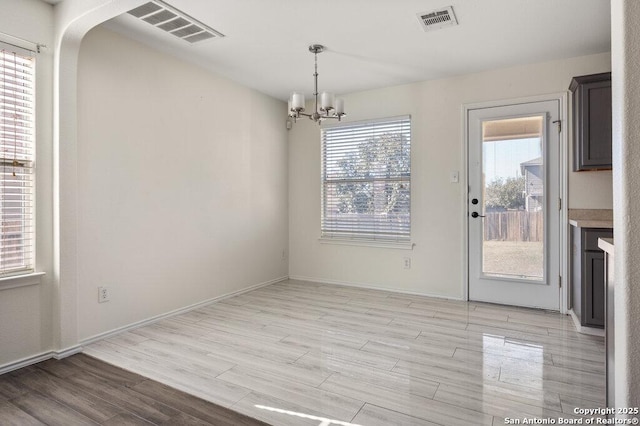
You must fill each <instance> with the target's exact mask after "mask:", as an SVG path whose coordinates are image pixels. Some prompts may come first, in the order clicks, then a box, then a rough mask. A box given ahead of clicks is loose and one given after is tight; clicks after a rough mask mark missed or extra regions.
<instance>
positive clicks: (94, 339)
mask: <svg viewBox="0 0 640 426" xmlns="http://www.w3.org/2000/svg"><path fill="white" fill-rule="evenodd" d="M287 279H289V277H288V276H285V277H280V278H275V279H273V280H269V281H265V282H262V283H259V284H255V285H252V286H250V287H246V288H243V289H242V290H237V291H233V292H231V293H226V294H223V295H221V296H217V297H212V298H211V299H207V300H204V301H202V302H198V303H194V304H193V305H189V306H185V307H183V308H179V309H175V310H173V311H169V312H165V313H164V314H159V315H156V316H153V317H151V318H146V319H143V320H140V321H136V322H134V323H131V324H128V325H124V326H122V327H118V328H114V329H113V330H109V331H105V332H103V333H100V334H96V335H95V336H91V337H88V338H86V339H82V340H81V341H80V342H79V344H80V346H86V345H90V344H91V343H94V342H97V341H99V340H103V339H108V338H109V337H113V336H116V335H118V334H121V333H124V332H127V331H131V330H134V329H136V328H139V327H143V326H145V325H149V324H153V323H154V322H158V321H160V320H163V319H166V318H170V317H173V316H176V315H180V314H184V313H186V312H189V311H193V310H194V309H198V308H201V307H203V306H206V305H210V304H211V303H214V302H219V301H221V300H224V299H228V298H230V297H234V296H238V295H240V294H243V293H248V292H250V291H252V290H255V289H258V288H261V287H266V286H268V285H271V284H275V283H279V282H281V281H285V280H287Z"/></svg>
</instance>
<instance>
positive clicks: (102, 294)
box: [98, 287, 109, 303]
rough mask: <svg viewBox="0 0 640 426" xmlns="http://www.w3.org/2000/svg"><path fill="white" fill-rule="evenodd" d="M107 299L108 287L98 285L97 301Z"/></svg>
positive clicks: (106, 300) (100, 301)
mask: <svg viewBox="0 0 640 426" xmlns="http://www.w3.org/2000/svg"><path fill="white" fill-rule="evenodd" d="M108 301H109V288H108V287H98V303H104V302H108Z"/></svg>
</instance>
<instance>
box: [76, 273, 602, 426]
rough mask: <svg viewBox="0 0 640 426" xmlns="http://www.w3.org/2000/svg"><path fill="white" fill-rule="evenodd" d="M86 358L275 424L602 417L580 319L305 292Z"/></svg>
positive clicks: (354, 293) (206, 312) (182, 323)
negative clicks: (580, 411)
mask: <svg viewBox="0 0 640 426" xmlns="http://www.w3.org/2000/svg"><path fill="white" fill-rule="evenodd" d="M85 353H87V354H89V355H91V356H94V357H97V358H99V359H101V360H104V361H106V362H109V363H112V364H115V365H117V366H120V367H123V368H126V369H128V370H131V371H134V372H136V373H138V374H141V375H143V376H146V377H149V378H151V379H154V380H157V381H159V382H162V383H165V384H168V385H170V386H172V387H174V388H177V389H180V390H183V391H185V392H188V393H191V394H193V395H195V396H199V397H201V398H203V399H206V400H208V401H211V402H213V403H215V404H219V405H222V406H224V407H230V408H232V409H233V410H236V411H238V412H240V413H244V414H247V415H249V416H252V417H254V418H258V419H261V420H264V421H266V422H268V423H271V424H274V425H316V426H317V425H320V424H322V425H323V426H326V425H330V424H331V425H333V424H336V425H349V424H358V425H366V426H375V425H384V426H389V425H430V424H440V425H470V424H474V425H491V424H493V425H502V424H504V419H505V418H507V417H509V418H519V419H522V418H524V417H527V418H532V417H538V418H549V417H551V418H555V419H558V418H560V417H562V418H572V417H574V414H573V409H574V407H583V408H588V407H593V408H595V407H603V406H604V393H605V390H604V341H603V339H602V338H601V337H595V336H587V335H582V334H578V333H576V331H575V328H574V326H573V323H572V321H571V320H570V318H569V317H568V316H564V315H560V314H557V313H551V312H544V311H536V310H531V309H521V308H513V307H504V306H498V305H490V304H483V303H468V302H457V301H448V300H441V299H434V298H428V297H419V296H410V295H403V294H396V293H390V292H382V291H373V290H367V289H358V288H349V287H341V286H334V285H328V284H316V283H309V282H301V281H293V280H291V281H285V282H282V283H278V284H274V285H270V286H268V287H264V288H261V289H258V290H254V291H252V292H249V293H245V294H243V295H240V296H236V297H233V298H230V299H226V300H224V301H222V302H218V303H214V304H211V305H209V306H207V307H204V308H200V309H198V310H195V311H191V312H189V313H186V314H183V315H180V316H176V317H172V318H170V319H165V320H162V321H160V322H157V323H154V324H152V325H148V326H145V327H141V328H138V329H135V330H133V331H131V332H127V333H124V334H121V335H118V336H116V337H113V338H110V339H106V340H103V341H100V342H97V343H94V344H92V345H90V346H88V347H86V348H85ZM326 419H329V420H331V422H329V421H327V420H326ZM323 421H324V423H323Z"/></svg>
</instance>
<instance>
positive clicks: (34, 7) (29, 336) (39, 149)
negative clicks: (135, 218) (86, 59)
mask: <svg viewBox="0 0 640 426" xmlns="http://www.w3.org/2000/svg"><path fill="white" fill-rule="evenodd" d="M0 31H2V32H3V33H6V34H9V35H12V36H14V37H19V38H22V39H26V40H29V41H31V42H36V43H41V44H45V45H47V46H48V47H49V48H48V49H44V50H43V51H42V53H40V54H38V55H36V89H37V93H36V233H37V240H36V269H37V270H38V271H41V272H45V273H46V275H45V276H44V277H43V279H42V282H41V284H40V285H35V286H29V287H21V288H13V289H5V290H0V366H2V365H3V364H7V363H9V362H13V361H16V360H20V359H22V358H26V357H31V356H33V355H37V354H40V353H42V352H46V351H49V350H50V349H51V345H52V336H51V294H52V285H53V284H52V282H53V281H52V279H51V278H52V277H51V275H52V274H51V271H52V249H53V247H52V245H53V243H52V220H53V219H52V213H51V211H52V161H53V160H52V147H51V140H52V93H53V65H52V64H53V49H52V46H53V8H52V6H51V5H48V4H46V3H44V2H43V1H41V0H3V2H2V14H0Z"/></svg>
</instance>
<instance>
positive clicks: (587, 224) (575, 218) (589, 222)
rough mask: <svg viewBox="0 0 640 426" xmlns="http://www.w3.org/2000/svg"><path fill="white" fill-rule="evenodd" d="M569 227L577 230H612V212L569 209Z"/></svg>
mask: <svg viewBox="0 0 640 426" xmlns="http://www.w3.org/2000/svg"><path fill="white" fill-rule="evenodd" d="M569 225H573V226H576V227H578V228H607V229H613V210H607V209H569Z"/></svg>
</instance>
